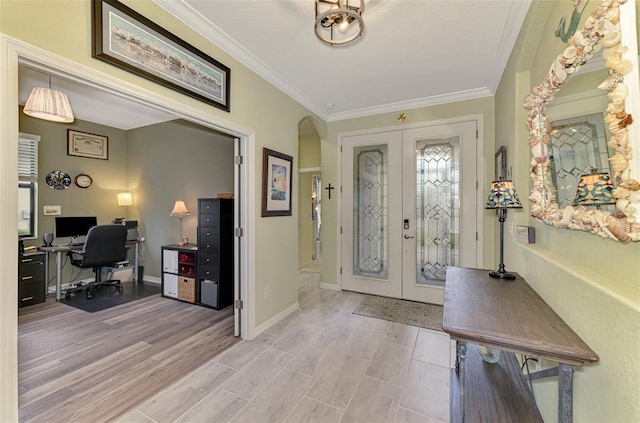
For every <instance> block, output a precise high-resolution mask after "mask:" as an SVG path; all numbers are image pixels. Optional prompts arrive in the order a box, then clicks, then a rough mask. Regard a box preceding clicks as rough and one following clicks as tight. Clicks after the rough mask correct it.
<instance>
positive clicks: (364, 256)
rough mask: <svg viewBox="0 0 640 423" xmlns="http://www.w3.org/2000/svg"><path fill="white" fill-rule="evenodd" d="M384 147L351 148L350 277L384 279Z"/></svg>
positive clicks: (385, 183) (385, 196)
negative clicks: (351, 230)
mask: <svg viewBox="0 0 640 423" xmlns="http://www.w3.org/2000/svg"><path fill="white" fill-rule="evenodd" d="M387 160H388V158H387V146H386V145H375V146H367V147H356V148H354V149H353V175H354V178H353V197H354V198H353V225H354V227H353V274H354V275H357V276H367V277H373V278H379V279H385V278H386V277H387V270H388V264H387V241H388V240H387V227H386V225H387V222H386V220H387V198H388V196H387V165H388V164H387Z"/></svg>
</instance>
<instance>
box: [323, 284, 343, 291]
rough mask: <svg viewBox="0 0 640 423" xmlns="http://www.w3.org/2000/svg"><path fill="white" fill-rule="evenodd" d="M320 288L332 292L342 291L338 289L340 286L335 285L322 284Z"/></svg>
mask: <svg viewBox="0 0 640 423" xmlns="http://www.w3.org/2000/svg"><path fill="white" fill-rule="evenodd" d="M320 288H322V289H328V290H330V291H340V288H338V284H335V283H324V282H320Z"/></svg>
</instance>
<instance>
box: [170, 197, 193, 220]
mask: <svg viewBox="0 0 640 423" xmlns="http://www.w3.org/2000/svg"><path fill="white" fill-rule="evenodd" d="M190 214H191V213H189V210H188V209H187V206H186V204H184V201H182V200H176V203H175V204H174V205H173V210H171V216H180V217H182V216H187V215H190Z"/></svg>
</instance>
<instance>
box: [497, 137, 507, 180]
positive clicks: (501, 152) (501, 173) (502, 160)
mask: <svg viewBox="0 0 640 423" xmlns="http://www.w3.org/2000/svg"><path fill="white" fill-rule="evenodd" d="M495 173H496V176H495V180H496V181H499V180H501V179H507V147H505V146H504V145H502V146H500V148H498V151H496V157H495Z"/></svg>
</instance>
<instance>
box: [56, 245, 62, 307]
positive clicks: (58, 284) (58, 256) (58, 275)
mask: <svg viewBox="0 0 640 423" xmlns="http://www.w3.org/2000/svg"><path fill="white" fill-rule="evenodd" d="M60 291H62V251H58V252H57V253H56V301H60V296H61V295H60Z"/></svg>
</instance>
